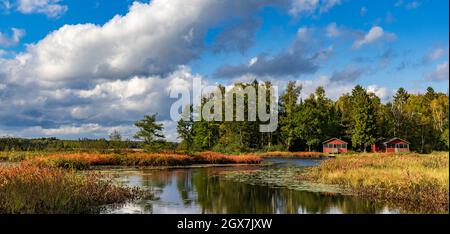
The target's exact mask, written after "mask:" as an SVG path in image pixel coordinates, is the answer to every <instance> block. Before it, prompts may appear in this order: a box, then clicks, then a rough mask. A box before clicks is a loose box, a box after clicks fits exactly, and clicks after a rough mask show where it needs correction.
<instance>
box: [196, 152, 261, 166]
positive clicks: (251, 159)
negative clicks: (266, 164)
mask: <svg viewBox="0 0 450 234" xmlns="http://www.w3.org/2000/svg"><path fill="white" fill-rule="evenodd" d="M193 157H194V158H195V160H196V161H197V162H198V163H213V164H233V163H242V164H258V163H260V162H261V161H262V158H261V157H259V156H257V155H254V154H241V155H227V154H221V153H217V152H212V151H204V152H200V153H198V154H195V155H194V156H193Z"/></svg>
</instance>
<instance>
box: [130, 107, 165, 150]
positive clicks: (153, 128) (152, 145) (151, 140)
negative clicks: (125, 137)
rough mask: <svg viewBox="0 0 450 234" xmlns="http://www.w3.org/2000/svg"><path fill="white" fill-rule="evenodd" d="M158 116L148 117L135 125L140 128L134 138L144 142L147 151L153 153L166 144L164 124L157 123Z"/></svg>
mask: <svg viewBox="0 0 450 234" xmlns="http://www.w3.org/2000/svg"><path fill="white" fill-rule="evenodd" d="M156 116H157V114H154V115H146V116H144V119H142V120H139V121H136V123H135V124H134V125H135V126H136V127H138V128H139V131H138V132H137V133H136V134H135V135H134V138H136V139H140V140H143V141H144V144H145V149H146V150H151V151H153V150H155V149H158V148H159V147H160V146H161V145H162V144H164V140H163V139H164V135H163V133H162V130H163V124H162V123H157V122H156Z"/></svg>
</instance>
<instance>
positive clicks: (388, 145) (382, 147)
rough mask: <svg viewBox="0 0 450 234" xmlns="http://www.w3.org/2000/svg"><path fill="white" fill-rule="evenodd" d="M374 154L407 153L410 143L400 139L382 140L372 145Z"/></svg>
mask: <svg viewBox="0 0 450 234" xmlns="http://www.w3.org/2000/svg"><path fill="white" fill-rule="evenodd" d="M372 152H382V153H406V152H409V142H407V141H405V140H403V139H400V138H398V137H395V138H392V139H388V140H386V139H381V140H378V141H377V142H376V143H375V144H372Z"/></svg>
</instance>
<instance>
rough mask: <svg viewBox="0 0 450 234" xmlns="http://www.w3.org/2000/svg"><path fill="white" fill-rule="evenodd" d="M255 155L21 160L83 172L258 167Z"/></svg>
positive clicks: (73, 156)
mask: <svg viewBox="0 0 450 234" xmlns="http://www.w3.org/2000/svg"><path fill="white" fill-rule="evenodd" d="M260 162H261V158H260V157H258V156H256V155H234V156H232V155H225V154H219V153H215V152H202V153H198V154H194V155H187V154H176V153H143V152H136V153H128V154H99V153H74V154H56V155H49V156H43V157H35V158H32V159H28V160H24V161H22V164H23V165H25V166H30V165H31V166H39V167H59V168H66V169H77V170H84V169H89V168H90V167H91V166H138V167H146V166H186V165H192V164H257V163H260Z"/></svg>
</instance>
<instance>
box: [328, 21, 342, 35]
mask: <svg viewBox="0 0 450 234" xmlns="http://www.w3.org/2000/svg"><path fill="white" fill-rule="evenodd" d="M325 31H326V34H327V37H330V38H333V37H339V36H340V35H341V33H342V32H341V30H340V29H339V28H338V27H337V25H336V23H335V22H333V23H330V24H328V26H327V27H326V28H325Z"/></svg>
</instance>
